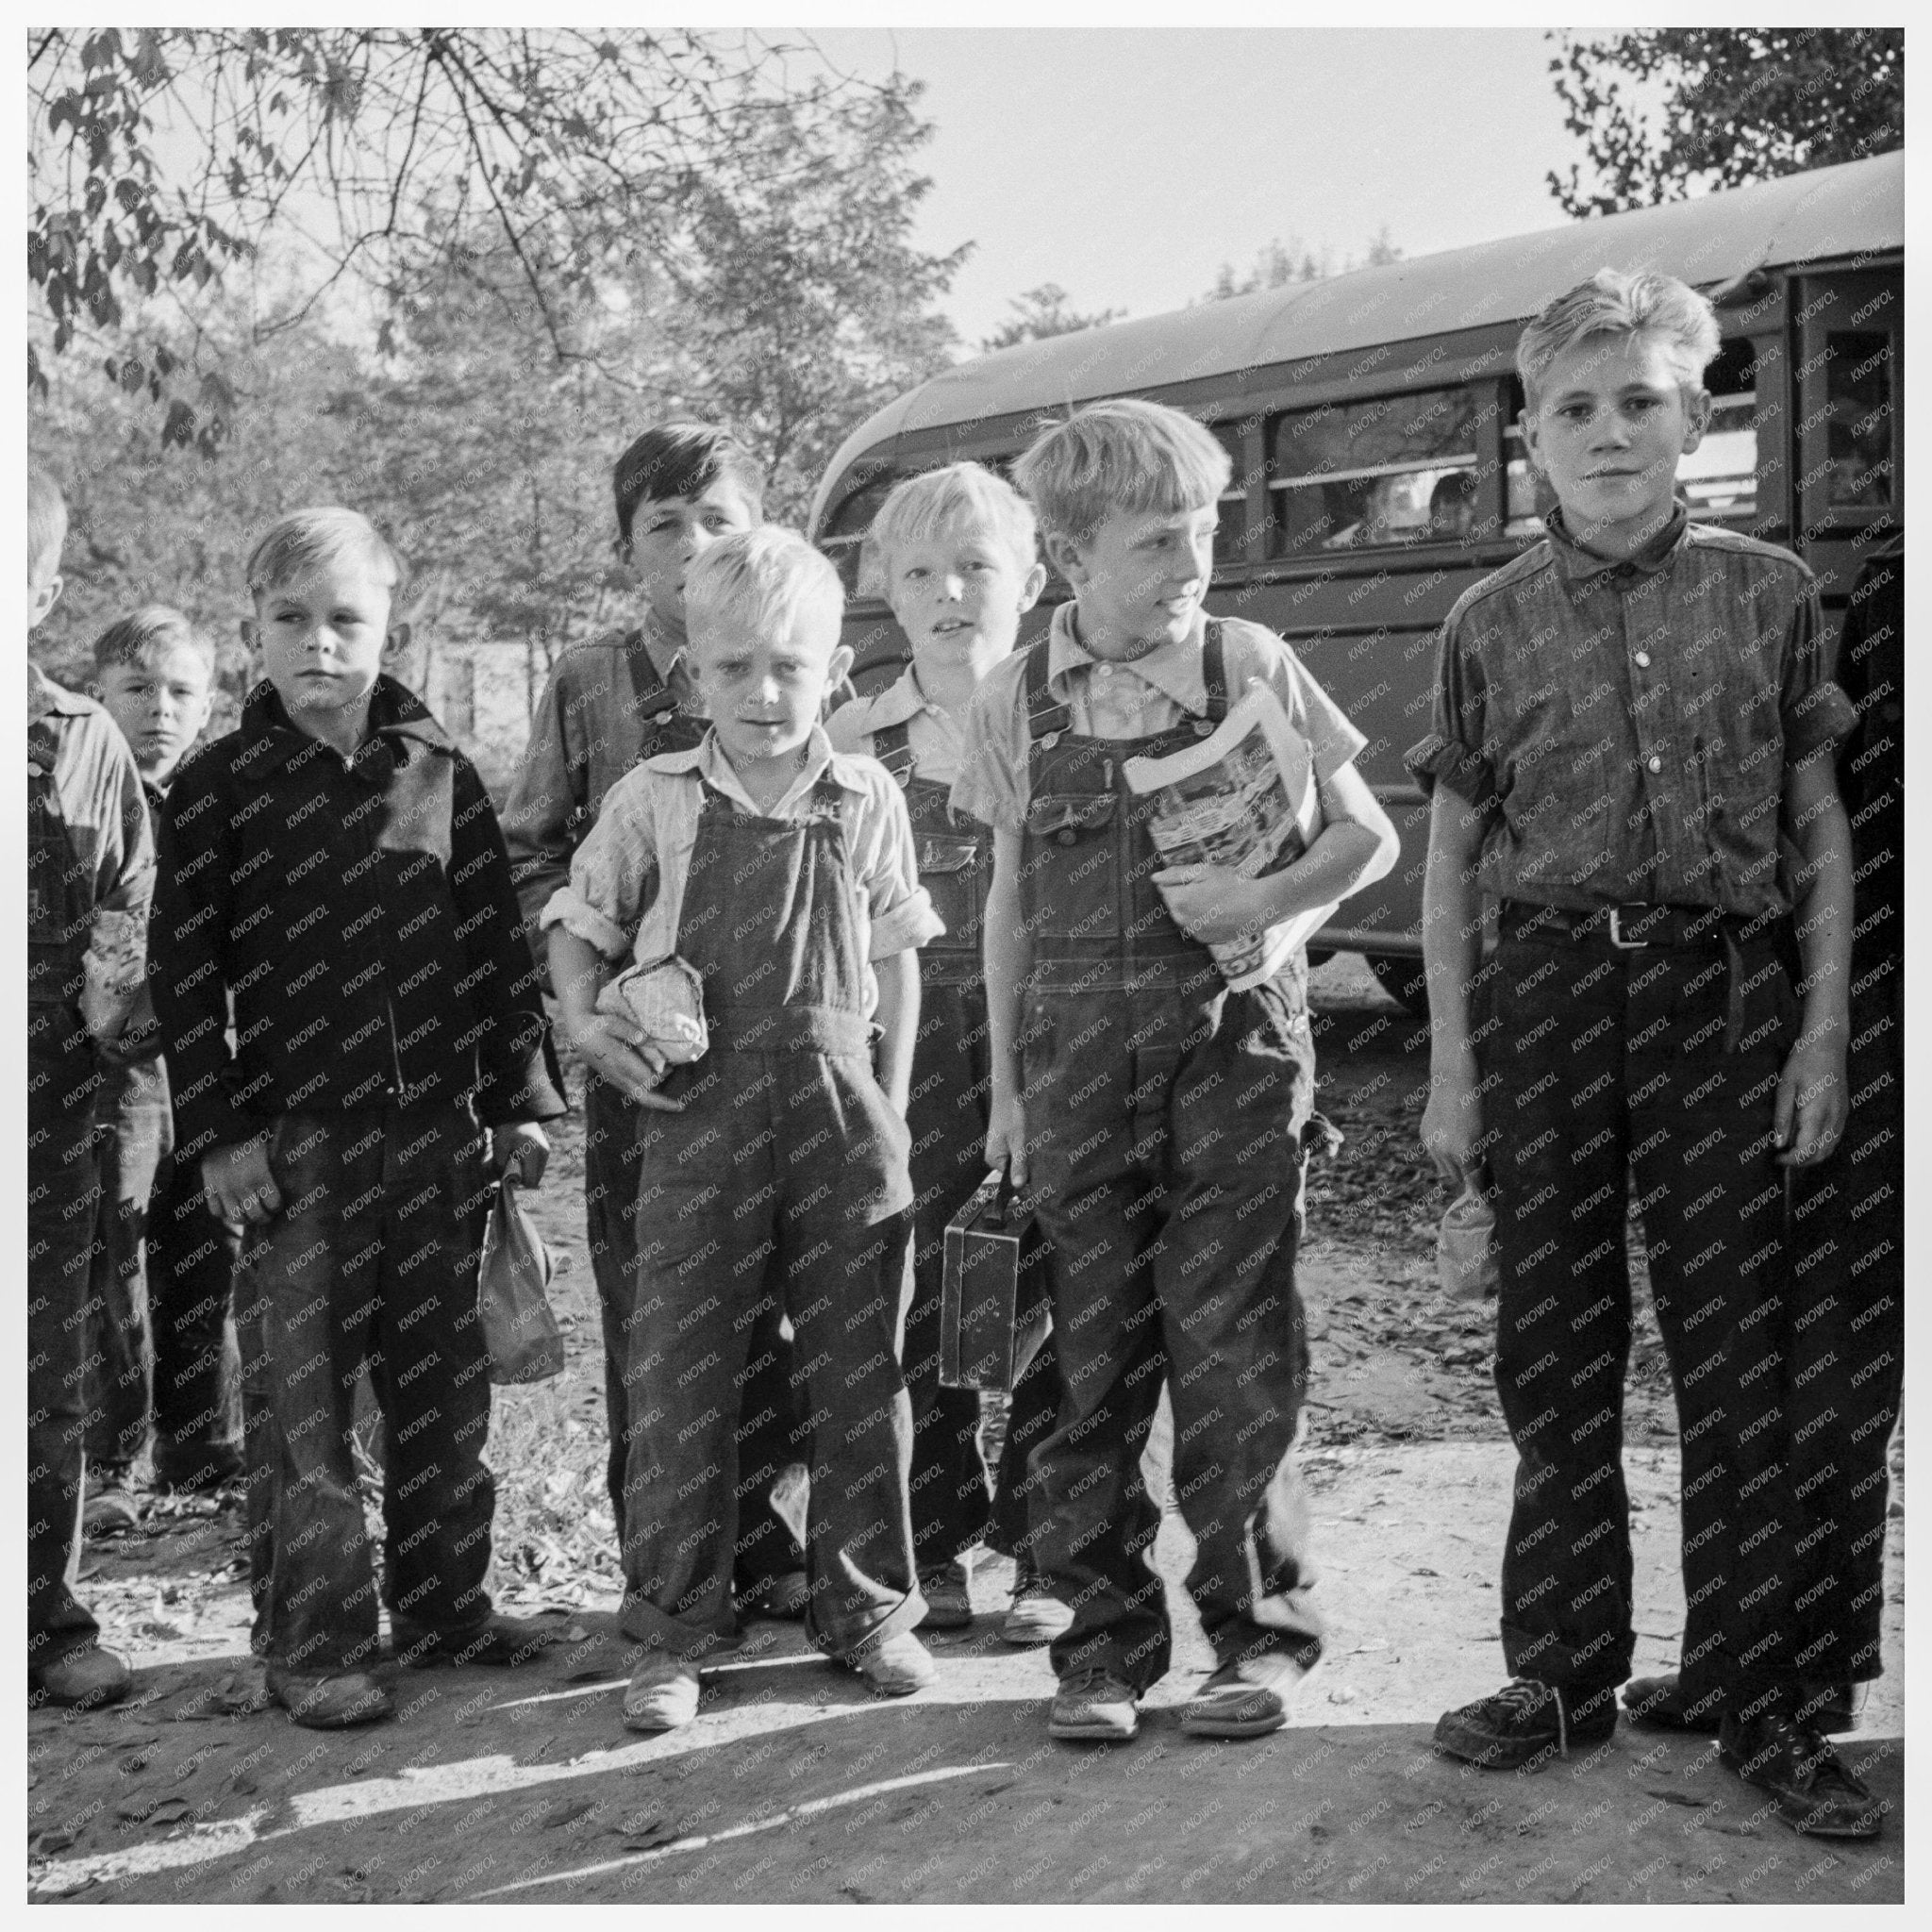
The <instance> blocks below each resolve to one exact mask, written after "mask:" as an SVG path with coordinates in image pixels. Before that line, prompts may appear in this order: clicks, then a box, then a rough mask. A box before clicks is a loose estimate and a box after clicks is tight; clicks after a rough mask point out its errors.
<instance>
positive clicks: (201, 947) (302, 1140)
mask: <svg viewBox="0 0 1932 1932" xmlns="http://www.w3.org/2000/svg"><path fill="white" fill-rule="evenodd" d="M402 580H403V567H402V563H401V560H400V559H399V558H397V556H396V555H395V553H394V552H393V551H392V550H391V548H390V546H389V545H388V544H387V543H386V542H385V541H383V539H382V538H381V537H380V536H379V535H378V534H377V532H376V531H375V529H374V527H373V526H372V525H370V524H369V523H368V522H367V520H366V519H364V518H363V517H360V516H358V515H357V514H356V513H355V512H353V511H350V510H345V509H307V510H299V511H297V512H295V513H294V514H293V515H291V516H289V517H286V518H284V519H283V520H282V522H280V523H279V524H277V525H275V527H274V528H272V529H271V530H270V531H269V532H268V534H267V535H266V536H265V537H263V538H262V540H261V541H260V542H259V543H258V545H257V546H256V549H255V552H254V554H253V556H252V557H251V558H249V562H248V587H249V593H250V595H251V596H252V598H253V599H254V602H255V619H254V622H253V623H252V624H250V625H247V626H246V627H245V634H246V635H247V636H248V637H249V639H250V641H251V642H254V643H256V644H257V645H258V648H259V649H260V651H261V654H262V659H263V666H264V669H265V670H266V672H267V676H266V678H265V680H264V681H263V682H262V683H261V684H259V685H258V686H257V687H256V689H255V690H254V691H252V692H251V693H250V694H249V697H248V700H247V703H246V704H245V706H244V707H243V709H242V725H241V728H240V729H239V730H238V731H235V732H232V733H230V734H229V735H228V736H227V737H225V738H222V739H219V740H217V741H215V742H214V743H213V744H211V745H209V746H208V747H207V748H206V749H205V750H204V751H202V752H201V753H199V754H198V755H197V756H196V757H195V758H192V760H191V761H190V762H189V763H188V764H187V765H186V766H184V767H183V769H182V772H181V774H180V776H179V777H178V778H177V779H176V781H175V787H174V789H173V791H171V792H170V793H169V797H168V803H167V810H166V812H165V814H164V816H163V818H162V821H161V828H160V847H161V850H162V851H163V852H164V853H165V854H166V858H165V859H164V860H163V861H162V864H161V871H162V873H163V874H164V875H165V879H166V887H165V890H164V891H161V893H160V894H159V896H158V900H157V903H156V907H155V919H154V925H153V930H152V941H151V942H152V947H153V958H152V961H151V967H150V971H151V975H152V984H153V990H154V995H155V1006H156V1009H157V1011H158V1014H159V1016H160V1021H161V1026H162V1033H163V1038H164V1041H165V1044H166V1051H167V1055H168V1061H169V1068H170V1072H171V1074H172V1076H173V1082H174V1105H175V1145H176V1150H177V1152H176V1158H180V1159H183V1160H192V1159H198V1160H199V1161H200V1163H201V1172H202V1176H203V1179H204V1181H205V1183H206V1185H207V1189H208V1203H209V1207H210V1208H212V1210H213V1211H214V1213H215V1214H216V1215H217V1216H219V1217H220V1218H222V1219H224V1220H229V1221H241V1222H243V1223H245V1224H247V1225H248V1230H249V1235H248V1240H247V1243H246V1246H245V1249H244V1253H243V1256H242V1281H241V1287H240V1291H239V1292H238V1296H237V1300H238V1305H239V1306H238V1315H239V1321H240V1325H241V1326H242V1332H243V1334H244V1337H245V1341H244V1353H245V1355H246V1357H247V1364H246V1368H245V1371H244V1373H245V1375H246V1380H247V1389H248V1394H249V1404H248V1407H249V1411H250V1415H249V1421H250V1429H251V1435H252V1437H253V1438H254V1439H255V1440H252V1441H251V1442H250V1462H251V1464H252V1465H254V1466H255V1468H257V1469H258V1470H265V1471H266V1472H267V1476H268V1482H269V1494H268V1500H267V1507H268V1513H269V1518H270V1522H269V1525H268V1529H269V1534H268V1541H269V1543H270V1559H269V1569H268V1574H267V1575H266V1577H265V1578H264V1579H263V1587H262V1589H261V1591H260V1595H259V1599H258V1608H257V1620H256V1638H255V1642H256V1648H257V1650H258V1652H259V1653H261V1654H262V1655H264V1656H265V1657H267V1660H268V1685H269V1691H270V1693H271V1695H273V1696H274V1697H275V1699H276V1700H277V1701H278V1702H280V1703H281V1704H282V1705H284V1706H285V1707H287V1708H288V1710H289V1712H290V1714H291V1716H292V1717H293V1719H294V1720H295V1722H296V1723H298V1724H308V1725H311V1726H315V1727H320V1728H328V1727H334V1726H338V1725H342V1724H360V1723H365V1722H367V1721H369V1720H370V1719H372V1718H378V1717H382V1716H384V1715H386V1714H387V1712H388V1710H389V1707H390V1706H389V1698H388V1694H387V1692H386V1691H384V1689H383V1688H382V1686H381V1685H380V1684H379V1683H378V1682H377V1681H376V1680H375V1678H374V1677H373V1676H372V1675H370V1674H369V1669H368V1667H369V1665H370V1664H371V1663H372V1661H373V1660H374V1658H375V1650H376V1642H377V1622H376V1600H375V1581H374V1579H373V1577H372V1576H371V1574H370V1567H369V1549H368V1541H367V1537H366V1534H365V1531H364V1528H363V1518H362V1508H361V1503H360V1500H359V1498H358V1494H357V1491H356V1481H355V1470H354V1466H353V1463H352V1460H351V1446H350V1422H351V1405H352V1400H353V1396H354V1391H355V1384H356V1380H357V1377H358V1374H359V1373H360V1372H361V1370H362V1368H363V1366H364V1365H365V1363H366V1364H367V1366H368V1368H369V1370H370V1374H371V1378H372V1380H373V1382H374V1384H375V1394H376V1399H377V1402H378V1404H379V1405H380V1407H381V1409H382V1411H383V1414H384V1417H385V1419H386V1421H387V1422H388V1424H389V1440H390V1444H391V1448H390V1456H389V1466H388V1471H387V1476H388V1481H387V1486H386V1489H385V1493H384V1512H385V1518H386V1524H387V1531H388V1550H387V1561H386V1564H385V1576H386V1588H387V1591H388V1593H389V1596H390V1607H391V1625H392V1630H393V1634H394V1637H395V1641H396V1647H397V1650H398V1652H399V1653H400V1654H401V1655H402V1657H404V1659H405V1660H406V1661H408V1662H411V1663H428V1662H432V1661H437V1660H440V1659H453V1660H458V1661H468V1662H475V1663H513V1662H515V1661H518V1660H519V1658H520V1657H522V1656H523V1655H525V1649H524V1648H523V1647H521V1646H520V1645H519V1642H518V1641H517V1636H516V1633H514V1632H513V1631H511V1630H510V1629H509V1628H508V1626H507V1625H499V1624H496V1623H495V1622H494V1621H493V1620H492V1617H491V1605H490V1598H489V1595H488V1594H487V1592H486V1591H485V1590H484V1585H483V1578H484V1574H485V1572H486V1570H487V1568H488V1566H489V1561H490V1520H491V1509H492V1507H493V1504H494V1490H493V1485H492V1483H491V1474H490V1471H489V1469H488V1467H487V1466H486V1465H485V1463H484V1462H483V1459H482V1451H483V1441H484V1437H485V1435H486V1434H487V1433H488V1430H489V1425H490V1381H489V1374H488V1357H487V1355H486V1353H485V1349H484V1344H483V1337H482V1330H481V1324H479V1323H478V1322H477V1320H476V1314H475V1309H476V1268H477V1258H478V1247H479V1243H480V1238H481V1233H482V1224H483V1220H484V1217H485V1212H486V1209H487V1206H488V1198H489V1191H490V1184H491V1175H492V1174H500V1173H501V1172H502V1171H503V1170H504V1169H505V1168H507V1167H508V1166H509V1165H510V1164H511V1163H512V1162H515V1163H517V1164H518V1165H519V1166H520V1167H521V1168H522V1170H523V1172H524V1176H525V1181H526V1182H533V1181H534V1180H535V1179H536V1178H537V1177H538V1176H539V1175H540V1174H541V1169H542V1163H543V1161H544V1159H545V1158H546V1156H547V1151H548V1150H547V1142H546V1141H545V1139H544V1136H543V1133H542V1130H541V1127H539V1126H538V1125H537V1124H536V1123H537V1122H539V1121H541V1120H544V1119H548V1118H551V1117H554V1116H555V1115H558V1114H560V1113H561V1112H562V1111H563V1110H564V1105H563V1101H562V1098H561V1096H560V1095H559V1093H558V1084H557V1082H556V1081H555V1080H554V1079H553V1077H552V1075H551V1074H550V1072H549V1071H548V1067H549V1066H550V1064H552V1063H551V1062H550V1061H549V1060H548V1058H547V1056H546V1053H545V1033H544V1023H543V1016H542V1011H541V1002H540V999H539V995H538V991H537V987H536V980H535V973H534V970H533V968H532V965H531V960H530V956H529V951H528V948H527V947H526V945H525V943H524V940H523V936H522V928H521V921H520V919H519V917H518V912H517V905H516V895H515V893H514V892H513V891H512V890H511V888H510V880H509V860H508V856H507V854H506V853H505V850H504V845H503V834H502V832H501V830H500V829H499V827H498V825H497V822H496V814H495V812H494V810H493V809H492V808H491V803H490V797H489V794H488V792H486V791H484V789H483V783H482V780H481V779H480V778H479V777H478V775H477V774H476V771H475V767H474V766H473V765H472V764H471V763H470V761H469V760H468V759H467V758H465V757H464V756H463V755H462V753H461V752H460V751H458V749H457V748H456V746H455V745H454V744H452V743H451V742H450V741H449V740H448V738H447V737H445V735H444V734H443V731H442V728H441V726H440V725H439V724H437V723H436V721H435V719H434V718H432V717H431V716H430V715H429V713H428V712H427V711H426V710H425V708H424V707H423V706H422V705H421V704H420V703H419V702H418V701H417V700H416V698H415V697H414V696H413V695H412V694H411V693H410V692H409V691H408V690H406V689H405V688H404V687H403V686H402V685H400V684H397V683H396V682H395V681H394V680H393V679H391V678H388V677H385V676H384V675H382V674H381V664H382V660H383V657H384V654H385V651H386V649H389V648H391V647H394V648H400V647H401V645H402V644H403V643H404V642H405V641H407V637H408V626H407V625H402V624H397V623H392V622H391V608H392V605H393V601H394V599H395V597H396V594H397V592H398V591H400V589H401V587H402ZM230 1000H232V1003H233V1013H234V1030H235V1044H234V1046H233V1048H232V1049H231V1048H230V1047H229V1045H228V1043H227V1041H226V1038H225V1032H224V1023H225V1018H226V1008H227V1005H228V1003H229V1001H230ZM479 1119H480V1121H481V1122H482V1123H483V1124H484V1126H487V1128H488V1129H489V1143H490V1145H489V1159H488V1162H487V1165H486V1161H485V1157H484V1144H483V1135H482V1133H481V1131H480V1130H479V1128H478V1124H477V1123H478V1121H479ZM406 1391H407V1392H406Z"/></svg>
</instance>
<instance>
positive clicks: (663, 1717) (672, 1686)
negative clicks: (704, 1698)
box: [624, 1650, 698, 1731]
mask: <svg viewBox="0 0 1932 1932" xmlns="http://www.w3.org/2000/svg"><path fill="white" fill-rule="evenodd" d="M697 1714H698V1667H697V1665H696V1664H694V1663H690V1662H687V1661H686V1660H685V1659H684V1658H683V1657H673V1656H672V1655H671V1653H670V1652H669V1651H665V1650H653V1651H647V1652H646V1653H645V1655H644V1660H643V1661H642V1662H641V1664H639V1666H638V1667H637V1669H636V1670H634V1671H633V1672H632V1673H631V1674H630V1683H629V1685H628V1686H627V1688H626V1689H625V1693H624V1727H625V1730H627V1731H675V1730H676V1729H677V1727H678V1726H679V1725H680V1724H690V1723H691V1719H692V1718H694V1717H695V1716H697Z"/></svg>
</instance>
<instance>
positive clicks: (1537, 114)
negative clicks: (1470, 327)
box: [812, 27, 1582, 344]
mask: <svg viewBox="0 0 1932 1932" xmlns="http://www.w3.org/2000/svg"><path fill="white" fill-rule="evenodd" d="M812 39H813V40H814V41H815V42H817V43H818V45H819V46H820V48H821V49H822V50H823V51H824V53H825V54H826V55H827V56H828V57H830V58H832V59H833V60H834V61H835V62H837V63H838V64H840V65H841V66H844V67H846V68H848V69H850V70H851V71H854V72H856V73H858V74H861V75H867V76H869V77H874V78H876V77H880V76H883V75H885V74H887V73H889V72H890V71H891V67H892V64H893V61H894V59H895V58H896V60H897V62H898V64H899V66H900V67H901V68H903V69H904V70H905V71H906V72H908V73H909V74H912V75H916V76H918V77H919V78H920V79H922V80H924V82H925V83H926V92H925V96H924V102H923V108H924V113H925V116H926V118H927V119H929V120H931V121H932V122H934V123H935V124H936V125H937V128H938V132H937V133H936V134H935V136H934V137H933V140H932V142H931V144H930V145H929V146H928V148H927V149H926V151H925V158H924V163H923V166H924V172H925V173H927V174H929V175H931V176H932V179H933V188H932V191H931V192H930V193H929V194H928V195H927V197H926V200H925V204H924V212H923V216H922V220H921V223H920V230H919V235H918V240H919V242H921V244H922V245H923V246H924V247H927V248H930V249H932V250H934V251H936V252H937V251H941V250H945V249H950V248H953V247H956V246H958V243H959V242H966V241H972V242H976V243H977V246H976V247H975V249H974V254H973V257H972V258H971V259H970V260H969V261H968V263H967V265H966V266H965V268H964V269H962V270H961V271H960V273H959V275H958V279H957V280H956V281H955V283H954V285H953V294H952V298H951V300H950V301H949V302H948V303H947V304H946V305H945V306H946V307H947V308H948V310H949V311H950V313H951V314H952V317H953V320H954V322H955V324H956V325H957V326H958V330H959V333H960V334H961V336H962V337H964V338H965V340H966V342H967V343H968V344H974V343H976V342H977V341H978V340H979V339H980V338H981V337H982V336H984V335H986V334H988V333H989V332H990V331H991V329H992V328H994V327H995V326H997V325H998V324H999V323H1001V322H1002V321H1004V320H1005V319H1006V317H1007V314H1008V308H1007V305H1008V302H1009V301H1010V300H1011V299H1012V298H1013V297H1014V296H1016V295H1018V294H1019V293H1021V292H1022V291H1024V290H1026V289H1031V288H1035V287H1037V286H1038V285H1039V284H1040V283H1041V282H1048V281H1052V282H1058V283H1059V284H1060V286H1061V287H1062V288H1064V289H1065V290H1066V291H1067V292H1068V294H1069V296H1070V297H1071V298H1072V301H1073V305H1074V308H1079V309H1082V310H1089V309H1095V308H1124V309H1126V310H1128V311H1129V312H1130V313H1132V314H1135V315H1151V314H1157V313H1158V312H1159V311H1161V310H1163V309H1168V308H1181V307H1183V306H1184V305H1185V304H1186V303H1188V302H1189V301H1191V300H1192V299H1194V298H1195V297H1198V296H1200V295H1202V294H1204V293H1205V292H1206V291H1208V289H1209V288H1210V287H1211V286H1212V285H1213V281H1214V277H1215V274H1216V271H1217V270H1218V269H1219V268H1220V266H1221V264H1222V263H1223V262H1224V261H1231V262H1233V263H1234V264H1235V265H1236V267H1237V268H1238V269H1241V270H1245V269H1246V268H1247V267H1248V266H1249V265H1250V264H1251V263H1252V261H1253V260H1254V258H1255V256H1256V254H1257V251H1258V250H1259V249H1261V248H1262V247H1264V246H1265V245H1266V244H1267V242H1269V241H1270V240H1271V239H1272V238H1274V237H1275V236H1279V237H1281V238H1282V240H1283V241H1284V242H1286V241H1289V240H1290V239H1291V237H1294V236H1299V237H1300V238H1301V239H1302V240H1303V242H1306V243H1307V244H1308V245H1309V246H1311V247H1312V248H1314V249H1315V251H1316V252H1317V253H1318V254H1319V253H1320V251H1321V249H1322V247H1323V246H1324V245H1326V246H1327V247H1328V248H1329V249H1331V250H1332V251H1333V255H1334V259H1335V265H1336V266H1337V267H1338V268H1339V267H1340V266H1341V262H1342V260H1343V258H1345V257H1347V256H1349V255H1351V254H1353V255H1355V256H1357V258H1358V257H1359V256H1360V255H1361V254H1362V252H1363V250H1364V249H1365V247H1366V245H1367V243H1368V242H1370V240H1371V239H1372V238H1373V237H1374V234H1375V233H1376V231H1377V230H1378V229H1379V228H1380V227H1382V225H1384V224H1385V223H1386V224H1387V225H1388V228H1389V233H1390V239H1391V241H1392V242H1394V243H1395V244H1396V245H1397V246H1398V247H1399V248H1401V249H1402V251H1403V252H1404V253H1405V254H1406V255H1410V256H1415V255H1424V254H1432V253H1434V252H1435V251H1437V250H1439V249H1443V248H1454V247H1458V246H1460V245H1462V244H1463V243H1465V242H1482V241H1488V240H1491V239H1493V238H1495V237H1497V236H1501V235H1513V234H1519V233H1522V232H1524V231H1526V230H1528V229H1531V228H1545V227H1551V226H1555V225H1558V224H1559V223H1561V222H1562V221H1563V220H1564V219H1565V218H1564V215H1563V212H1562V210H1561V209H1560V208H1558V207H1557V203H1556V201H1555V200H1554V198H1553V197H1552V196H1551V194H1550V192H1549V191H1548V189H1547V187H1546V186H1545V184H1544V180H1543V176H1544V175H1545V174H1546V173H1547V172H1548V171H1549V170H1551V169H1552V168H1556V169H1558V170H1559V171H1560V170H1566V169H1567V168H1568V167H1569V165H1570V164H1571V163H1572V162H1574V161H1577V160H1580V159H1581V158H1582V143H1581V142H1579V141H1577V140H1576V139H1575V138H1574V136H1572V135H1569V134H1567V133H1566V132H1565V131H1564V128H1563V122H1562V114H1561V110H1560V108H1559V107H1558V104H1557V96H1556V93H1555V91H1554V90H1553V89H1552V87H1551V85H1550V76H1549V73H1548V63H1549V59H1550V56H1551V54H1552V52H1553V51H1554V46H1555V43H1554V42H1550V41H1547V40H1545V39H1544V37H1543V35H1542V33H1541V31H1538V30H1533V29H1527V28H1521V27H1501V28H1480V27H1459V28H1447V29H1423V28H1417V27H1380V28H1362V29H1268V28H1254V27H1230V28H1204V29H1198V30H1190V29H1169V28H1158V29H1143V28H1112V29H1074V28H1045V29H1022V28H1012V27H1002V28H992V29H983V30H971V29H950V28H949V29H943V30H930V31H929V30H904V29H901V30H896V31H893V30H888V29H884V28H835V29H825V28H815V29H812Z"/></svg>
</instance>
